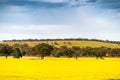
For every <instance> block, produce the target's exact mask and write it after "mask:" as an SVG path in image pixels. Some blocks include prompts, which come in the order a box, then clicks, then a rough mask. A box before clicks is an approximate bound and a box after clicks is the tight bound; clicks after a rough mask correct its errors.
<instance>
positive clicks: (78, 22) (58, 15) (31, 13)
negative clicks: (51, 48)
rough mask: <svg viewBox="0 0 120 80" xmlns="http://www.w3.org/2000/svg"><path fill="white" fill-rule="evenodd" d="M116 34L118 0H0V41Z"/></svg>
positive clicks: (112, 36)
mask: <svg viewBox="0 0 120 80" xmlns="http://www.w3.org/2000/svg"><path fill="white" fill-rule="evenodd" d="M119 35H120V0H0V40H9V39H29V38H33V39H36V38H37V39H42V38H44V39H46V38H90V39H91V38H96V39H102V40H115V41H120V37H119Z"/></svg>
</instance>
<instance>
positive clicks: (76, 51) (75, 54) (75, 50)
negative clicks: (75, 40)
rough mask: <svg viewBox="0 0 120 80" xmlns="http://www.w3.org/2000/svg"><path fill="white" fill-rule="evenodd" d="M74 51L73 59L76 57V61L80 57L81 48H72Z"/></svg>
mask: <svg viewBox="0 0 120 80" xmlns="http://www.w3.org/2000/svg"><path fill="white" fill-rule="evenodd" d="M72 50H73V52H74V54H73V57H75V59H76V60H77V59H78V57H79V56H80V53H81V49H80V47H78V46H73V47H72Z"/></svg>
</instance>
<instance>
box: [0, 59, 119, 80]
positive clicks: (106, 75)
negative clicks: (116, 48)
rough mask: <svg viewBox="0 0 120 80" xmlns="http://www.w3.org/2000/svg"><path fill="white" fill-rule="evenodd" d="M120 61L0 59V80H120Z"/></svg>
mask: <svg viewBox="0 0 120 80" xmlns="http://www.w3.org/2000/svg"><path fill="white" fill-rule="evenodd" d="M119 68H120V58H105V59H104V60H100V59H98V60H97V59H95V58H78V60H75V59H74V58H52V57H51V58H50V57H49V58H45V59H44V60H40V59H39V58H37V57H24V58H22V59H14V58H12V57H9V58H8V59H5V58H4V57H0V80H120V69H119Z"/></svg>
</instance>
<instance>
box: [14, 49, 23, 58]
mask: <svg viewBox="0 0 120 80" xmlns="http://www.w3.org/2000/svg"><path fill="white" fill-rule="evenodd" d="M13 56H14V58H20V57H21V58H22V56H23V53H22V51H21V50H20V49H19V48H15V52H14V55H13Z"/></svg>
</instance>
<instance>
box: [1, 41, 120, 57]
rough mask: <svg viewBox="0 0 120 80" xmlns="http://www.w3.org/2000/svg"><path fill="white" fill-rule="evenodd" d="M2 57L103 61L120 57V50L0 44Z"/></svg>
mask: <svg viewBox="0 0 120 80" xmlns="http://www.w3.org/2000/svg"><path fill="white" fill-rule="evenodd" d="M0 56H5V58H7V57H8V56H13V57H14V58H22V57H23V56H39V57H41V59H44V57H45V56H52V57H68V58H71V57H74V58H75V59H77V58H78V57H96V58H97V59H98V58H101V59H103V58H104V57H120V48H108V47H104V46H102V47H97V48H92V47H84V48H80V47H78V46H72V47H71V48H68V47H66V46H61V47H59V48H58V47H55V46H52V45H49V44H46V43H41V44H37V45H35V46H34V47H30V46H28V44H14V45H12V46H10V45H7V44H0Z"/></svg>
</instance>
